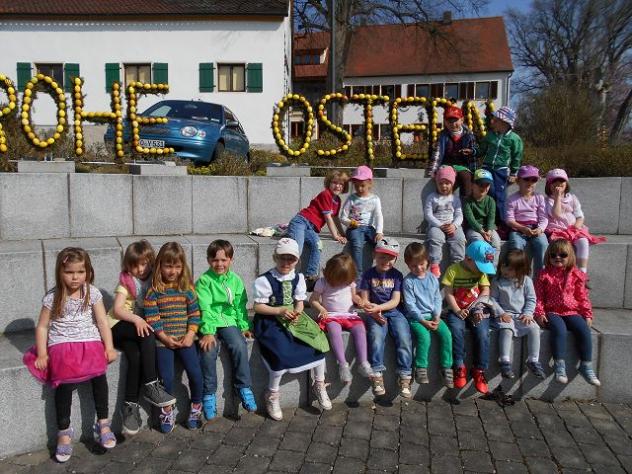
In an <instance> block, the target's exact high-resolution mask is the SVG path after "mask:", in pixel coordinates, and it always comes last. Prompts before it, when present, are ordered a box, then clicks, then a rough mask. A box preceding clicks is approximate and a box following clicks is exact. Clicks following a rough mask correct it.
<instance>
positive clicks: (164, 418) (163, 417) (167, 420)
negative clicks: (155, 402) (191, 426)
mask: <svg viewBox="0 0 632 474" xmlns="http://www.w3.org/2000/svg"><path fill="white" fill-rule="evenodd" d="M167 408H169V410H167ZM159 419H160V431H162V432H163V433H171V432H172V431H173V429H174V428H175V426H176V415H175V408H174V406H173V405H171V406H168V407H163V408H161V409H160V416H159Z"/></svg>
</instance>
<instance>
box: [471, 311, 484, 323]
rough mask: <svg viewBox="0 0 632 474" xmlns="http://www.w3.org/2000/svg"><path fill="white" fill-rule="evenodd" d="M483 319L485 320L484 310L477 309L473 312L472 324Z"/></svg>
mask: <svg viewBox="0 0 632 474" xmlns="http://www.w3.org/2000/svg"><path fill="white" fill-rule="evenodd" d="M482 320H483V313H482V312H480V311H477V312H475V313H472V324H474V325H475V326H476V325H477V324H478V323H480V322H481V321H482Z"/></svg>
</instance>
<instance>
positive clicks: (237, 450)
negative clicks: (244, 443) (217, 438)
mask: <svg viewBox="0 0 632 474" xmlns="http://www.w3.org/2000/svg"><path fill="white" fill-rule="evenodd" d="M243 452H244V448H242V447H241V446H228V445H225V444H223V445H221V446H220V447H219V448H218V449H217V451H215V454H213V455H212V456H210V457H209V458H208V461H207V463H208V464H213V465H216V466H226V467H235V466H236V465H237V463H238V462H239V458H241V455H242V454H243Z"/></svg>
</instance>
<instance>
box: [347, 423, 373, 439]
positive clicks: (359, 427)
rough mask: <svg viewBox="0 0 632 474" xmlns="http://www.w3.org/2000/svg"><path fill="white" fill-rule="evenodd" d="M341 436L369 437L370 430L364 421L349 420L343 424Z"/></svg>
mask: <svg viewBox="0 0 632 474" xmlns="http://www.w3.org/2000/svg"><path fill="white" fill-rule="evenodd" d="M343 436H344V437H347V438H360V439H370V438H371V430H369V429H368V426H367V425H366V424H365V423H359V422H349V423H347V425H346V426H345V429H344V431H343Z"/></svg>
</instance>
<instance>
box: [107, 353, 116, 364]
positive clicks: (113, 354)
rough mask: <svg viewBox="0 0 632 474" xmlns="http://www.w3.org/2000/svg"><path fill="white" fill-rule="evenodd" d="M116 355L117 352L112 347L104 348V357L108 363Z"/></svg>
mask: <svg viewBox="0 0 632 474" xmlns="http://www.w3.org/2000/svg"><path fill="white" fill-rule="evenodd" d="M117 357H118V353H117V352H116V351H115V350H114V349H106V350H105V359H106V360H107V361H108V364H111V363H112V362H114V361H115V360H116V358H117Z"/></svg>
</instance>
